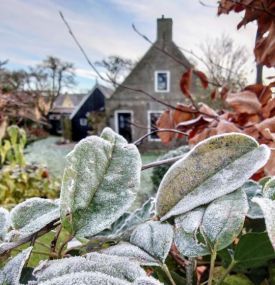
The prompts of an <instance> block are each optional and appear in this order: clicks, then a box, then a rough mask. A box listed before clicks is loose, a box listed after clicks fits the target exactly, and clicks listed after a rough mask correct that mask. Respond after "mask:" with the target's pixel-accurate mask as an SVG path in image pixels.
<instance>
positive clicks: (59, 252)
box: [57, 235, 73, 258]
mask: <svg viewBox="0 0 275 285" xmlns="http://www.w3.org/2000/svg"><path fill="white" fill-rule="evenodd" d="M72 239H73V235H70V236H69V237H68V238H67V239H66V240H65V241H64V242H63V243H62V244H61V246H60V248H59V251H58V254H57V256H58V258H61V257H62V251H63V249H64V247H65V246H66V244H67V243H68V242H69V241H71V240H72Z"/></svg>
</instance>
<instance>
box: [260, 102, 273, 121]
mask: <svg viewBox="0 0 275 285" xmlns="http://www.w3.org/2000/svg"><path fill="white" fill-rule="evenodd" d="M262 114H263V116H264V118H270V117H274V116H275V98H272V99H271V100H269V101H268V103H267V104H266V105H265V106H264V107H263V109H262Z"/></svg>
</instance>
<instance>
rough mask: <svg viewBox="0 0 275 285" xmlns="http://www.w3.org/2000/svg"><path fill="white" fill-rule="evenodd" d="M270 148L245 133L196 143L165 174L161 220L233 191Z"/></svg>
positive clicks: (159, 198) (160, 200) (160, 199)
mask: <svg viewBox="0 0 275 285" xmlns="http://www.w3.org/2000/svg"><path fill="white" fill-rule="evenodd" d="M269 156H270V149H269V148H268V147H267V146H266V145H260V146H259V144H258V143H257V141H256V140H255V139H253V138H252V137H249V136H247V135H244V134H237V133H230V134H223V135H219V136H213V137H211V138H209V139H207V140H205V141H202V142H201V143H199V144H198V145H197V146H195V147H194V148H193V149H192V150H191V151H190V152H189V153H188V154H187V155H186V156H185V157H184V158H182V159H181V160H179V161H178V162H176V163H175V164H174V165H172V166H171V168H170V169H169V170H168V172H167V173H166V174H165V176H164V178H163V180H162V182H161V184H160V186H159V190H158V194H157V201H156V210H157V215H159V216H160V217H162V218H161V220H162V221H163V220H166V219H168V218H169V217H171V216H175V215H180V214H183V213H186V212H188V211H190V210H192V209H194V208H196V207H199V206H201V205H205V204H208V203H209V202H211V201H213V200H215V199H217V198H219V197H221V196H223V195H226V194H228V193H231V192H233V191H235V190H236V189H238V188H239V187H241V186H242V185H243V184H244V183H245V182H246V181H247V179H248V178H249V177H250V176H251V175H252V174H253V173H255V172H256V171H257V170H258V169H259V168H261V167H262V166H263V165H265V163H266V162H267V160H268V158H269Z"/></svg>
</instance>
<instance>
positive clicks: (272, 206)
mask: <svg viewBox="0 0 275 285" xmlns="http://www.w3.org/2000/svg"><path fill="white" fill-rule="evenodd" d="M252 201H253V202H255V203H257V204H258V205H259V206H260V207H261V209H262V211H263V213H264V218H265V225H266V231H267V233H268V237H269V239H270V241H271V244H272V246H273V248H274V250H275V201H272V200H270V199H268V198H258V197H255V198H253V199H252Z"/></svg>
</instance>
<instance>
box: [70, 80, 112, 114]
mask: <svg viewBox="0 0 275 285" xmlns="http://www.w3.org/2000/svg"><path fill="white" fill-rule="evenodd" d="M96 89H99V90H100V92H101V93H102V94H103V95H104V97H105V98H107V99H109V98H110V97H111V96H112V94H113V92H114V91H113V90H112V89H111V88H108V87H106V86H103V85H100V84H98V83H96V84H95V86H94V87H93V89H92V90H91V91H90V92H89V93H88V94H87V95H86V96H85V97H83V98H82V100H81V102H80V103H79V104H78V106H77V107H76V108H75V109H74V111H73V112H72V114H71V115H70V119H72V118H73V117H74V116H75V115H76V114H77V113H78V111H79V109H80V108H81V107H82V106H83V104H84V103H85V102H86V100H87V99H88V98H89V97H90V96H91V94H93V93H94V91H95V90H96Z"/></svg>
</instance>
